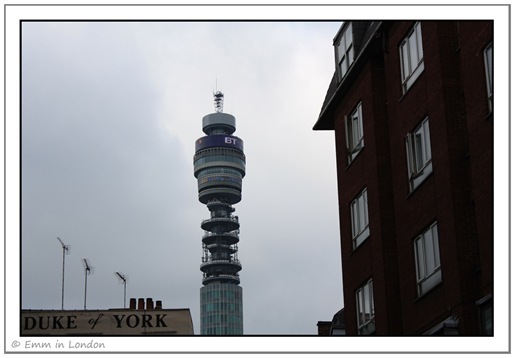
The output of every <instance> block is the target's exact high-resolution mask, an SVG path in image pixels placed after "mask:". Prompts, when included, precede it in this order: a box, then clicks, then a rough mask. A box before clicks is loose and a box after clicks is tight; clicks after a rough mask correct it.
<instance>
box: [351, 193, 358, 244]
mask: <svg viewBox="0 0 515 358" xmlns="http://www.w3.org/2000/svg"><path fill="white" fill-rule="evenodd" d="M351 216H352V237H355V236H356V235H357V234H358V232H359V230H358V227H359V225H358V205H357V201H354V202H353V203H352V205H351Z"/></svg>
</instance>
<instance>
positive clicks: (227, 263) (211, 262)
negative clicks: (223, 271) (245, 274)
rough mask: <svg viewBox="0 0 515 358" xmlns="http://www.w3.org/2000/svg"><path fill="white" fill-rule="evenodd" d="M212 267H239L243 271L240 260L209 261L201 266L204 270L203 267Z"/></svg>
mask: <svg viewBox="0 0 515 358" xmlns="http://www.w3.org/2000/svg"><path fill="white" fill-rule="evenodd" d="M211 265H235V266H238V267H239V268H240V270H241V263H240V261H239V260H236V259H233V260H209V259H208V261H206V262H204V263H202V264H201V265H200V268H201V269H202V268H203V267H206V266H211Z"/></svg>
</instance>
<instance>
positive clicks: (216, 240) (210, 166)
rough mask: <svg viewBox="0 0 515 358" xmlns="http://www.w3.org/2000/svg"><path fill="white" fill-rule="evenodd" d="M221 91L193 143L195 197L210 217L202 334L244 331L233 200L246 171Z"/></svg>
mask: <svg viewBox="0 0 515 358" xmlns="http://www.w3.org/2000/svg"><path fill="white" fill-rule="evenodd" d="M223 100H224V95H223V93H222V92H219V91H217V92H215V93H214V102H215V112H214V113H211V114H208V115H206V116H204V118H203V119H202V130H203V132H204V133H205V134H206V136H204V137H201V138H199V139H198V140H197V141H196V143H195V156H194V158H193V163H194V164H193V166H194V175H195V177H196V178H197V183H198V199H199V201H200V202H201V203H202V204H205V205H206V206H207V208H208V210H209V212H210V218H209V219H206V220H204V221H202V223H201V228H202V229H203V230H204V236H203V237H202V251H203V255H202V264H201V265H200V270H201V271H202V273H203V279H202V284H203V286H202V288H201V289H200V334H202V335H240V334H243V305H242V288H241V286H239V284H240V277H239V271H240V270H241V263H240V261H239V260H238V242H239V241H240V239H239V234H240V223H239V219H238V216H235V215H233V213H234V208H233V205H234V204H236V203H238V202H240V200H241V189H242V179H243V177H244V176H245V154H244V152H243V141H242V140H241V139H240V138H238V137H236V136H234V135H232V134H233V133H234V132H235V130H236V119H235V117H234V116H232V115H230V114H227V113H224V112H223Z"/></svg>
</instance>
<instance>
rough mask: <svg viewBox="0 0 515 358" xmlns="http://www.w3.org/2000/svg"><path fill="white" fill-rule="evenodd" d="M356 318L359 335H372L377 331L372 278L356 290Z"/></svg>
mask: <svg viewBox="0 0 515 358" xmlns="http://www.w3.org/2000/svg"><path fill="white" fill-rule="evenodd" d="M356 319H357V323H358V334H359V335H371V334H373V333H374V332H375V331H376V327H375V309H374V285H373V282H372V279H370V280H368V281H367V283H365V284H364V285H363V286H361V287H360V288H358V289H357V290H356Z"/></svg>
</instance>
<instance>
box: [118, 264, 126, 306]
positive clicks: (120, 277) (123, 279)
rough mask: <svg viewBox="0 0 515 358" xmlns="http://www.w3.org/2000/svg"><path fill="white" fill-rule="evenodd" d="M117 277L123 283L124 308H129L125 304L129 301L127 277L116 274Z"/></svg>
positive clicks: (119, 273)
mask: <svg viewBox="0 0 515 358" xmlns="http://www.w3.org/2000/svg"><path fill="white" fill-rule="evenodd" d="M115 275H116V276H117V277H118V278H119V279H120V280H121V281H122V282H123V308H127V306H126V304H125V302H126V301H127V276H125V275H124V274H122V273H121V272H115Z"/></svg>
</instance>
